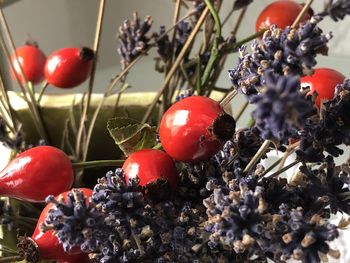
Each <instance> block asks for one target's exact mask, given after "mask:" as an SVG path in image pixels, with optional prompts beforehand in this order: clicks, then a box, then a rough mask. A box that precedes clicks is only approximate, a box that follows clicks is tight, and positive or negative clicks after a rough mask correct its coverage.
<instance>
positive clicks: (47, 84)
mask: <svg viewBox="0 0 350 263" xmlns="http://www.w3.org/2000/svg"><path fill="white" fill-rule="evenodd" d="M48 86H49V83H48V82H47V81H45V83H44V85H43V86H42V88H41V90H40V93H39V96H38V99H37V102H36V103H37V104H38V105H39V104H40V101H41V99H42V98H43V96H44V93H45V92H46V90H47V87H48Z"/></svg>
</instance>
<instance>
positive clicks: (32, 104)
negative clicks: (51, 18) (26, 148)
mask: <svg viewBox="0 0 350 263" xmlns="http://www.w3.org/2000/svg"><path fill="white" fill-rule="evenodd" d="M0 23H1V25H2V27H3V29H4V33H5V36H6V38H7V40H8V43H9V47H10V49H11V52H10V50H9V49H8V48H7V46H6V41H5V39H4V38H3V36H2V34H0V36H1V39H0V42H1V46H2V48H3V49H4V51H5V53H6V57H7V59H8V61H9V62H10V66H11V68H12V70H13V71H14V72H16V71H15V69H14V65H13V63H12V59H11V53H12V54H14V59H15V61H16V63H17V64H18V68H19V74H20V75H21V78H22V81H21V79H20V77H19V76H18V75H17V74H14V75H15V76H16V79H17V81H18V84H19V86H20V88H21V91H22V93H23V96H24V99H25V101H26V102H27V104H28V107H29V110H30V112H31V114H32V117H33V120H34V123H35V126H36V128H37V130H38V132H39V135H40V136H41V137H42V138H43V139H44V140H45V141H46V142H47V143H50V140H49V136H48V133H47V131H46V128H45V125H44V123H43V120H42V116H41V115H40V113H39V110H38V108H37V105H36V101H35V96H34V94H33V93H32V92H30V89H29V87H28V83H27V81H25V82H24V80H26V78H25V75H24V73H23V69H22V66H21V63H19V60H18V57H17V54H16V52H15V50H16V48H15V45H14V41H13V38H12V36H11V32H10V29H9V27H8V24H7V21H6V18H5V15H4V13H3V10H2V8H0ZM23 82H24V84H23ZM28 95H29V96H28Z"/></svg>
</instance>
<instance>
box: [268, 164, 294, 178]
mask: <svg viewBox="0 0 350 263" xmlns="http://www.w3.org/2000/svg"><path fill="white" fill-rule="evenodd" d="M299 162H300V161H298V160H296V161H294V162H292V163H290V164H288V165H287V166H285V167H283V168H282V169H280V170H278V171H277V172H275V173H273V174H270V175H268V176H265V177H264V178H272V177H276V176H277V175H280V174H281V173H283V172H285V171H287V170H288V169H290V168H292V167H293V166H295V165H297V164H298V163H299Z"/></svg>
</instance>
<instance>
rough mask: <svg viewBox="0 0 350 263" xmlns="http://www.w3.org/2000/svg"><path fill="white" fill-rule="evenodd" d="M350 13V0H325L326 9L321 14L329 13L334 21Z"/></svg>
mask: <svg viewBox="0 0 350 263" xmlns="http://www.w3.org/2000/svg"><path fill="white" fill-rule="evenodd" d="M349 14H350V2H349V0H325V5H324V11H323V12H322V13H320V14H319V15H321V16H327V15H329V16H330V17H331V18H332V19H333V20H334V21H336V22H337V21H339V20H343V19H344V17H345V16H347V15H349Z"/></svg>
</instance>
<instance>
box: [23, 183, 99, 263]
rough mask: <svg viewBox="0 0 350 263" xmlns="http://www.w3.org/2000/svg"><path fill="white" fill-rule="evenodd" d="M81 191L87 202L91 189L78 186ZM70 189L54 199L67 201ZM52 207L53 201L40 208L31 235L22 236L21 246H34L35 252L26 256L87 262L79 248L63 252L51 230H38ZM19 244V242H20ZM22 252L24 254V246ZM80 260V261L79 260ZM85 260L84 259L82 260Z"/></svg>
mask: <svg viewBox="0 0 350 263" xmlns="http://www.w3.org/2000/svg"><path fill="white" fill-rule="evenodd" d="M78 189H79V190H81V191H83V193H84V196H85V197H86V203H87V204H88V203H89V201H90V200H89V199H90V197H91V196H92V190H91V189H88V188H78ZM69 192H70V191H66V192H64V193H61V194H60V195H59V196H57V197H56V199H58V200H60V199H62V198H63V199H64V200H65V201H67V195H68V193H69ZM53 207H54V204H53V203H49V204H47V205H46V206H45V208H44V209H43V210H42V212H41V214H40V217H39V219H38V222H37V225H36V227H35V230H34V233H33V235H32V237H31V238H30V239H29V238H23V240H24V244H22V245H24V246H21V247H27V246H31V247H33V246H34V247H35V248H36V249H35V253H31V255H27V256H28V257H34V258H35V259H36V260H38V259H40V260H59V261H62V262H72V263H73V262H88V260H87V255H86V254H85V253H82V252H81V250H80V248H76V249H75V248H74V249H73V250H72V251H70V252H69V253H67V252H65V251H64V249H63V246H62V244H60V243H59V241H58V238H57V237H56V236H55V234H54V231H53V230H48V231H46V232H45V233H44V232H41V231H40V225H41V224H42V223H43V222H44V221H45V220H46V217H47V214H48V212H49V210H50V209H52V208H53ZM20 244H21V242H20ZM23 250H24V254H26V250H25V248H24V249H23ZM79 260H80V261H79ZM83 260H86V261H83Z"/></svg>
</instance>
